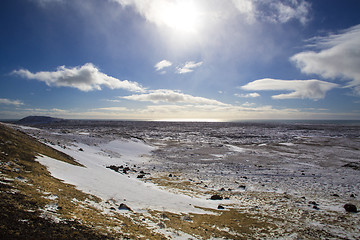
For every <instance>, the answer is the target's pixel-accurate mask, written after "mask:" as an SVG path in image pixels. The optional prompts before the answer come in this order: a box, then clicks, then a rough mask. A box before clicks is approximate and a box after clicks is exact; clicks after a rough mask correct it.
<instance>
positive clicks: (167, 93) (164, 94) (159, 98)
mask: <svg viewBox="0 0 360 240" xmlns="http://www.w3.org/2000/svg"><path fill="white" fill-rule="evenodd" d="M122 98H124V99H128V100H134V101H142V102H145V101H149V102H154V103H159V102H167V103H191V104H212V105H226V104H224V103H222V102H219V101H217V100H213V99H208V98H203V97H195V96H191V95H188V94H184V93H182V92H179V91H173V90H168V89H158V90H152V91H150V92H149V93H145V94H137V95H130V96H125V97H122Z"/></svg>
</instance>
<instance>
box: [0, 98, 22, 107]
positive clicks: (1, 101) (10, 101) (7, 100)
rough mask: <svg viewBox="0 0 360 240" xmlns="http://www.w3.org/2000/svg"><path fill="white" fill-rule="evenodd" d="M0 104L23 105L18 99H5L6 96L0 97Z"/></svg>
mask: <svg viewBox="0 0 360 240" xmlns="http://www.w3.org/2000/svg"><path fill="white" fill-rule="evenodd" d="M0 104H5V105H14V106H21V105H24V103H23V102H22V101H19V100H10V99H7V98H0Z"/></svg>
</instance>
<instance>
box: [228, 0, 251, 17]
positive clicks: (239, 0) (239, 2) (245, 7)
mask: <svg viewBox="0 0 360 240" xmlns="http://www.w3.org/2000/svg"><path fill="white" fill-rule="evenodd" d="M232 2H233V4H234V5H235V7H236V9H237V10H238V11H239V12H240V13H241V14H244V15H245V16H246V18H247V20H248V21H249V22H254V21H255V14H256V7H255V4H254V1H252V0H232Z"/></svg>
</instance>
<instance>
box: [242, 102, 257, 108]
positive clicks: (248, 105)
mask: <svg viewBox="0 0 360 240" xmlns="http://www.w3.org/2000/svg"><path fill="white" fill-rule="evenodd" d="M255 105H256V104H255V103H249V102H245V103H243V104H241V106H243V107H251V106H255Z"/></svg>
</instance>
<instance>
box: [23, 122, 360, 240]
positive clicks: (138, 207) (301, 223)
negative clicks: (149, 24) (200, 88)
mask: <svg viewBox="0 0 360 240" xmlns="http://www.w3.org/2000/svg"><path fill="white" fill-rule="evenodd" d="M23 131H26V132H27V133H30V134H31V135H33V136H35V137H37V138H38V139H39V140H41V141H43V142H45V143H47V144H49V145H51V146H52V147H54V148H57V149H58V150H60V151H63V152H65V153H67V154H69V155H70V156H73V157H74V158H75V159H76V160H77V161H79V162H80V163H81V164H83V165H84V166H85V167H86V168H81V167H76V166H70V165H69V164H66V163H62V162H59V161H56V160H53V159H49V158H47V157H39V159H38V160H39V161H40V162H41V163H42V164H44V165H46V166H48V168H49V170H50V171H51V173H52V174H53V175H54V176H55V177H57V178H60V179H63V180H65V181H66V182H69V183H72V184H74V185H76V186H78V188H79V189H81V190H83V191H85V192H89V193H91V194H94V195H97V196H99V197H101V198H102V199H103V200H104V201H106V200H109V199H113V200H115V201H116V202H117V203H126V204H127V205H128V206H129V207H131V208H132V209H134V210H135V211H143V210H146V209H157V210H165V211H173V212H187V213H189V212H203V210H200V209H199V208H196V206H199V207H207V208H212V209H215V208H217V206H218V204H219V203H221V204H222V205H224V206H225V207H226V208H236V209H241V211H244V212H249V213H251V212H253V211H256V212H260V213H262V214H264V215H269V216H272V217H278V218H279V219H283V220H284V221H285V223H281V224H284V227H283V228H284V229H287V228H294V229H303V231H304V232H306V231H307V230H306V229H308V228H312V229H316V231H319V232H320V231H325V232H326V233H329V234H330V235H329V236H337V237H341V238H346V239H358V238H360V227H359V226H358V224H356V223H358V222H359V221H360V217H359V215H360V214H348V213H346V212H345V210H344V208H343V206H344V204H345V203H352V204H355V205H356V206H357V207H358V208H359V207H360V201H359V200H360V174H359V171H360V158H359V156H360V126H359V125H339V124H336V123H334V124H294V123H292V124H283V123H271V124H270V123H168V122H166V123H161V122H120V121H119V122H117V121H102V122H101V121H73V122H69V123H67V124H66V125H56V124H52V125H48V126H43V127H41V129H34V128H24V129H23ZM80 149H81V150H80ZM110 165H116V166H120V165H123V167H125V166H128V167H129V168H131V169H135V170H136V171H137V172H133V171H129V173H128V174H122V173H118V172H115V171H113V170H111V169H109V168H106V166H110ZM134 165H136V166H134ZM140 170H142V171H143V172H145V173H149V174H148V175H147V174H145V177H144V178H143V179H138V178H137V176H138V174H139V171H140ZM170 173H171V174H172V177H171V178H166V179H165V180H164V181H162V183H167V182H170V183H182V182H186V183H189V184H186V188H185V189H181V190H179V189H171V188H169V187H161V186H157V185H155V184H154V183H153V182H152V181H151V180H150V178H152V177H154V178H157V177H159V178H161V177H164V176H166V177H167V176H168V175H169V174H170ZM160 185H164V184H161V182H160ZM165 185H166V184H165ZM184 191H185V194H183V193H184ZM210 193H218V194H220V195H223V196H228V197H229V198H230V200H222V201H212V200H209V198H210V196H211V195H210ZM190 196H191V197H190ZM339 219H340V220H339ZM295 221H297V222H295ZM281 224H280V225H281ZM284 231H285V230H284ZM290 235H291V234H290ZM290 235H289V236H290ZM291 236H293V237H289V239H296V238H297V237H298V235H297V234H295V235H294V234H292V235H291ZM299 236H301V234H300V235H299ZM324 236H325V235H324ZM329 238H331V237H329Z"/></svg>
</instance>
